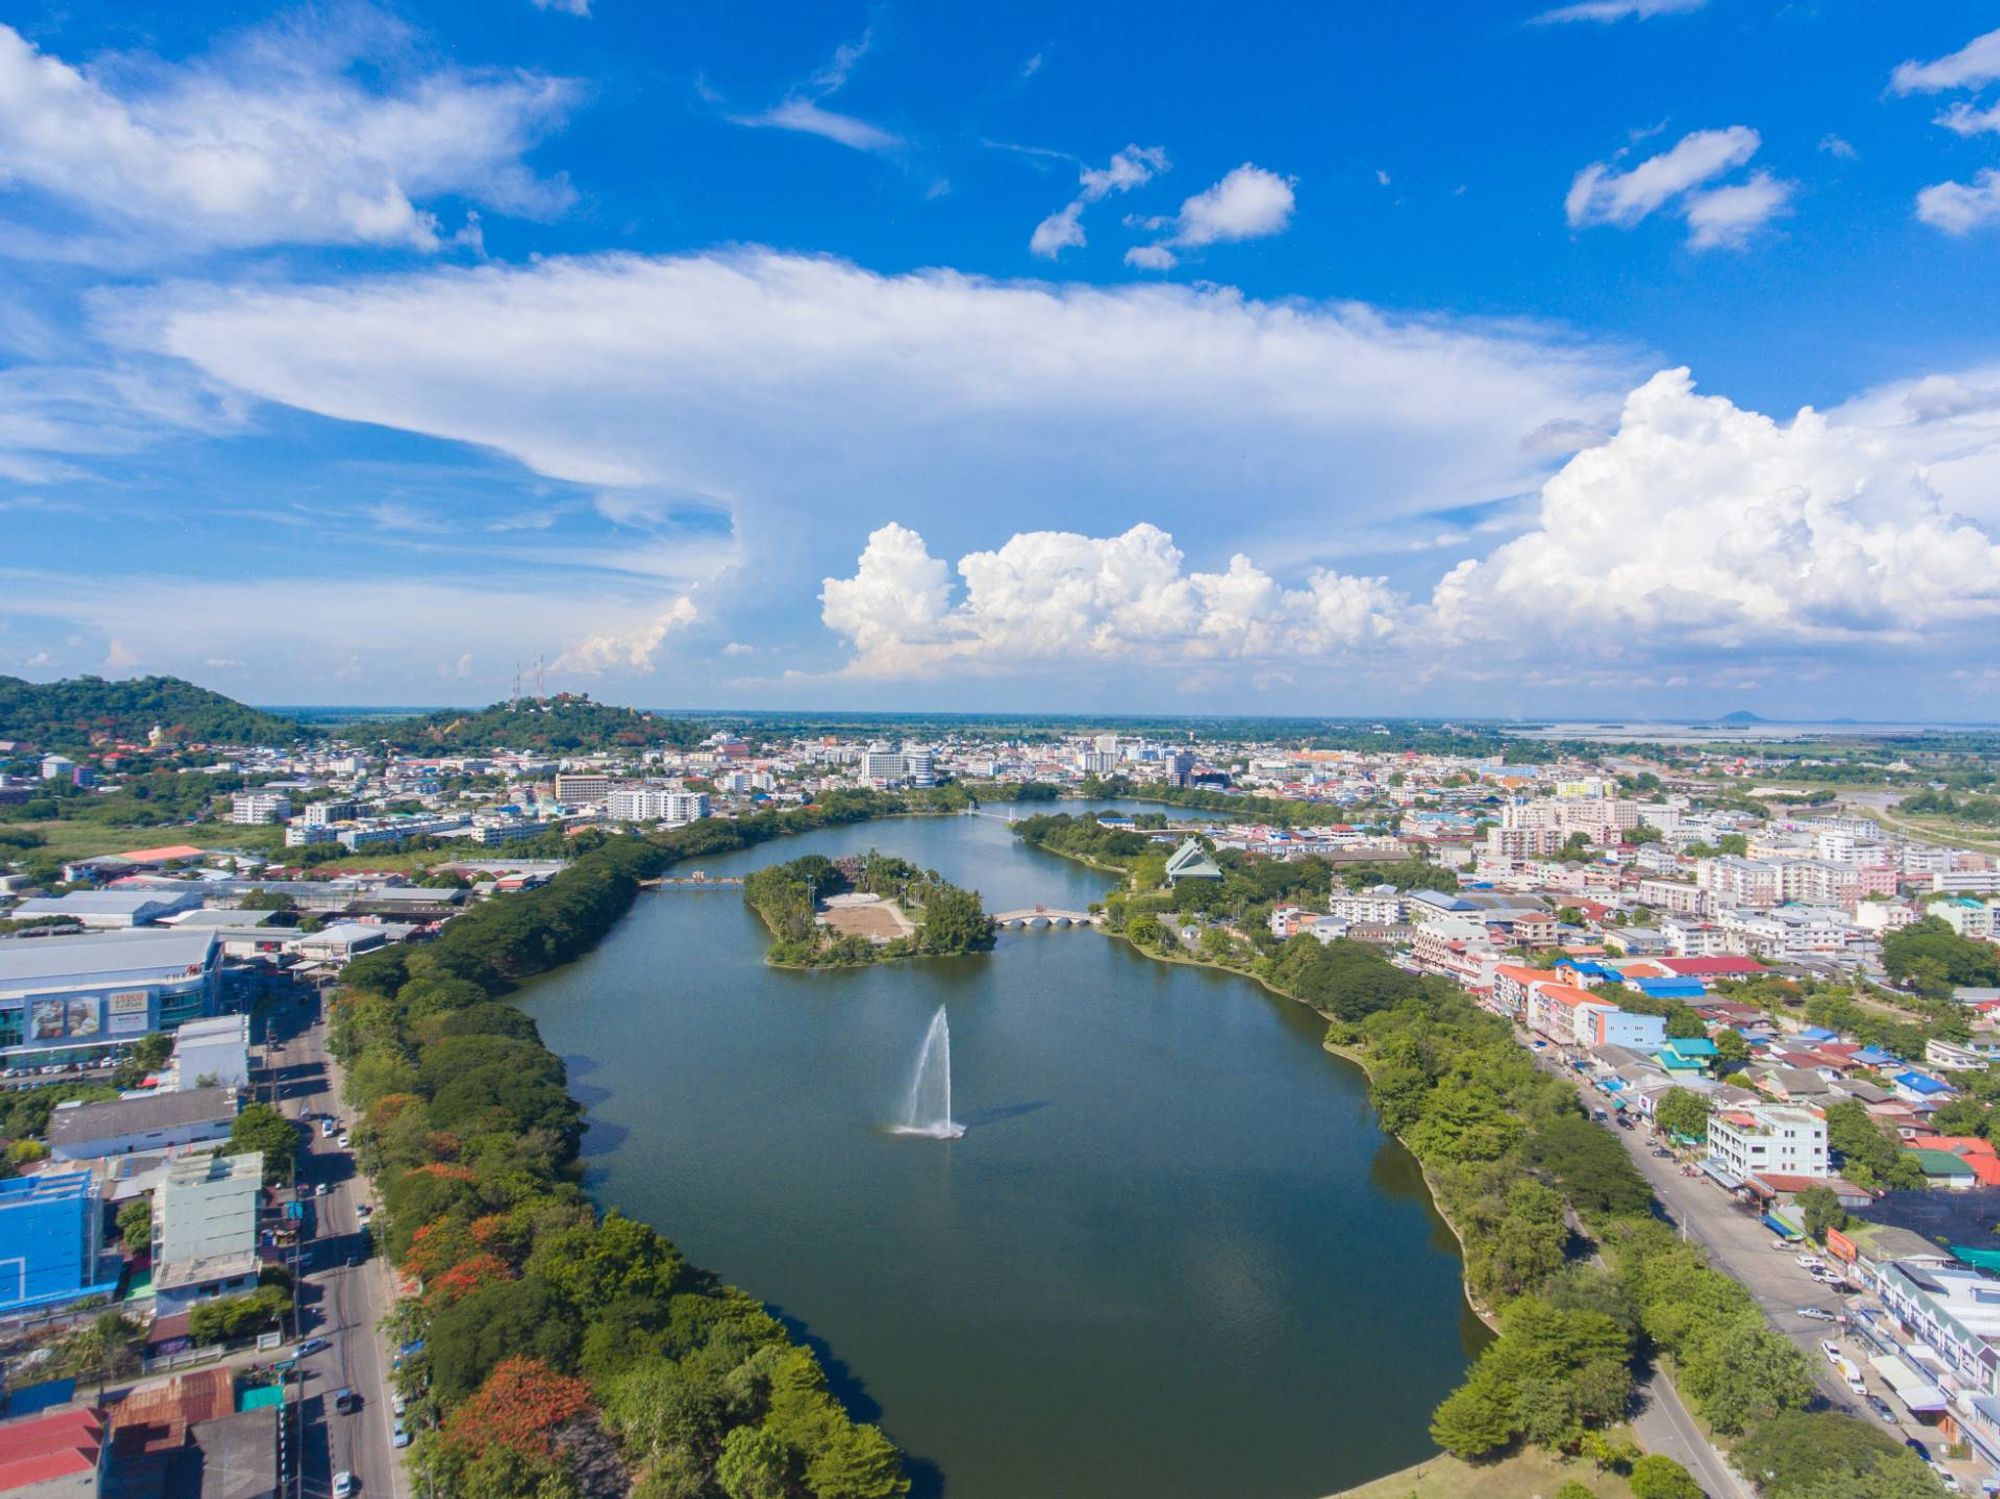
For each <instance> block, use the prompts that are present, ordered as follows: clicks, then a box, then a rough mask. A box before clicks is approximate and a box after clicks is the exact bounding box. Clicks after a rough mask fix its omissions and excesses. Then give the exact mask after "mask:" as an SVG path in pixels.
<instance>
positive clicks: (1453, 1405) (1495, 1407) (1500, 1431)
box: [1430, 1375, 1520, 1462]
mask: <svg viewBox="0 0 2000 1499" xmlns="http://www.w3.org/2000/svg"><path fill="white" fill-rule="evenodd" d="M1430 1432H1431V1440H1432V1441H1433V1442H1436V1443H1437V1444H1438V1446H1440V1447H1442V1448H1444V1450H1445V1451H1447V1452H1449V1453H1450V1454H1451V1455H1452V1456H1453V1457H1457V1458H1463V1459H1465V1460H1466V1461H1467V1462H1477V1461H1478V1460H1479V1459H1480V1458H1483V1457H1491V1456H1493V1455H1494V1454H1495V1453H1497V1452H1502V1451H1505V1450H1506V1449H1507V1448H1508V1447H1511V1446H1512V1445H1513V1444H1514V1442H1515V1441H1516V1440H1517V1439H1518V1438H1519V1436H1520V1428H1519V1426H1518V1425H1517V1424H1516V1423H1515V1419H1514V1403H1513V1400H1512V1399H1511V1397H1510V1395H1509V1393H1508V1391H1507V1390H1506V1389H1505V1388H1504V1387H1503V1386H1502V1385H1501V1383H1500V1382H1499V1381H1498V1380H1497V1379H1493V1378H1490V1377H1488V1378H1484V1379H1482V1378H1479V1377H1478V1376H1477V1375H1475V1376H1474V1377H1473V1378H1471V1379H1468V1380H1467V1381H1466V1382H1465V1383H1464V1384H1462V1385H1460V1386H1459V1387H1458V1388H1457V1389H1455V1390H1453V1391H1452V1392H1451V1393H1450V1394H1449V1395H1447V1396H1445V1398H1444V1400H1443V1402H1442V1403H1441V1404H1440V1405H1439V1406H1438V1408H1437V1410H1436V1411H1434V1412H1433V1413H1432V1415H1431V1427H1430Z"/></svg>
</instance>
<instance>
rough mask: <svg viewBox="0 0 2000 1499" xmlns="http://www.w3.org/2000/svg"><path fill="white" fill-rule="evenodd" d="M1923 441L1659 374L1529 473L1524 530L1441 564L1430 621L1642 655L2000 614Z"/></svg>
mask: <svg viewBox="0 0 2000 1499" xmlns="http://www.w3.org/2000/svg"><path fill="white" fill-rule="evenodd" d="M1906 420H1907V417H1906ZM1993 440H2000V434H1994V436H1993V437H1992V438H1990V439H1989V444H1988V445H1989V447H1990V446H1991V442H1992V441H1993ZM1929 456H1931V455H1930V454H1929V453H1927V452H1926V451H1925V450H1924V445H1923V444H1921V443H1918V442H1915V441H1913V440H1912V434H1911V433H1910V432H1909V431H1908V430H1907V429H1906V428H1900V427H1898V426H1895V425H1889V426H1882V425H1875V424H1873V423H1870V422H1863V421H1857V420H1851V419H1849V420H1837V419H1834V418H1832V417H1830V416H1828V415H1826V414H1822V413H1819V412H1815V411H1813V410H1811V409H1810V408H1808V409H1806V410H1804V411H1801V412H1800V413H1799V414H1798V415H1797V416H1796V417H1795V418H1794V419H1793V420H1792V422H1791V423H1790V424H1789V425H1784V424H1780V423H1778V422H1775V421H1773V420H1772V419H1771V418H1770V417H1768V416H1765V415H1763V414H1761V413H1758V412H1754V411H1745V410H1742V409H1741V408H1739V407H1737V406H1735V405H1734V404H1732V403H1731V402H1730V401H1728V400H1727V399H1725V398H1723V397H1720V396H1700V395H1697V394H1696V393H1695V391H1694V387H1693V381H1692V379H1691V377H1690V375H1689V372H1688V371H1687V370H1685V369H1677V370H1667V371H1664V372H1662V373H1661V374H1658V375H1656V376H1654V377H1653V378H1652V379H1651V380H1649V381H1647V382H1646V383H1645V384H1644V385H1642V386H1640V387H1639V388H1638V389H1637V390H1635V391H1633V392H1632V394H1631V395H1630V396H1629V397H1628V398H1627V400H1626V403H1625V410H1624V414H1623V418H1622V420H1621V422H1620V425H1619V428H1618V431H1617V433H1616V434H1615V435H1613V437H1612V438H1611V439H1610V440H1609V441H1608V442H1606V443H1604V444H1603V445H1602V446H1600V447H1596V448H1591V449H1589V450H1587V451H1585V452H1583V453H1579V454H1578V455H1577V456H1576V457H1574V458H1572V459H1571V460H1570V461H1569V463H1568V464H1567V465H1566V466H1565V467H1564V468H1563V469H1562V471H1561V472H1559V473H1558V474H1556V475H1555V477H1553V478H1551V479H1550V480H1549V481H1548V483H1547V484H1546V485H1545V486H1544V487H1543V490H1542V500H1541V511H1540V515H1539V518H1538V522H1537V524H1536V526H1535V528H1534V529H1533V530H1532V531H1530V532H1528V533H1527V534H1526V535H1523V536H1521V537H1518V538H1516V539H1515V540H1513V541H1510V542H1508V543H1506V544H1505V545H1503V546H1501V547H1500V548H1499V549H1498V550H1496V551H1495V552H1494V553H1493V554H1492V555H1491V556H1489V557H1486V558H1485V559H1483V560H1468V561H1465V562H1462V563H1460V564H1459V565H1458V566H1457V567H1456V568H1454V569H1453V570H1452V571H1451V572H1450V573H1449V574H1447V575H1446V577H1445V578H1444V579H1443V580H1442V581H1441V582H1440V583H1439V584H1438V586H1437V589H1436V591H1435V594H1434V597H1433V600H1432V606H1433V609H1432V618H1431V620H1430V622H1429V628H1430V629H1432V630H1433V631H1434V632H1435V633H1436V634H1437V635H1438V636H1439V637H1441V638H1445V639H1458V640H1471V639H1480V638H1486V639H1493V638H1498V637H1510V636H1513V637H1518V636H1519V635H1520V634H1521V633H1522V632H1524V631H1526V632H1534V633H1535V634H1537V635H1538V636H1541V637H1551V636H1553V637H1561V638H1567V639H1570V640H1572V641H1578V642H1586V643H1589V642H1594V643H1595V644H1596V645H1597V646H1598V647H1600V648H1602V647H1612V648H1616V649H1622V650H1624V651H1626V652H1627V653H1629V654H1633V655H1637V654H1640V653H1642V652H1646V651H1657V650H1661V649H1671V648H1672V646H1673V645H1675V644H1676V643H1678V644H1681V645H1709V646H1736V645H1742V644H1746V643H1751V644H1754V643H1780V644H1783V643H1794V644H1796V643H1805V642H1825V641H1830V640H1854V639H1884V638H1892V639H1893V638H1903V639H1915V638H1918V637H1920V636H1922V635H1923V633H1924V632H1926V631H1929V630H1933V629H1937V628H1940V627H1950V626H1955V625H1962V624H1964V623H1966V622H1970V621H1975V620H1990V619H1992V618H1995V617H1996V616H2000V547H1996V546H1995V544H1994V542H1993V540H1992V538H1991V536H1990V535H1988V534H1987V533H1986V532H1985V531H1983V530H1981V529H1980V528H1979V527H1978V526H1976V525H1974V524H1972V523H1971V522H1969V521H1967V520H1965V519H1964V518H1962V517H1960V516H1957V515H1955V514H1953V513H1952V512H1951V511H1950V510H1949V509H1948V508H1947V507H1946V505H1945V504H1944V503H1943V502H1942V500H1941V498H1940V496H1939V494H1938V492H1937V490H1936V489H1935V488H1934V487H1933V486H1932V484H1931V483H1930V482H1929V480H1928V478H1927V474H1926V463H1925V459H1926V458H1927V457H1929Z"/></svg>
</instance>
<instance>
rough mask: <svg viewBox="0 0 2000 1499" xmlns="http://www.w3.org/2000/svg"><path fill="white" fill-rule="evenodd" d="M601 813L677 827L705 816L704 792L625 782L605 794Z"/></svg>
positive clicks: (628, 819) (620, 819)
mask: <svg viewBox="0 0 2000 1499" xmlns="http://www.w3.org/2000/svg"><path fill="white" fill-rule="evenodd" d="M604 813H605V815H606V816H607V817H609V818H611V819H612V820H613V821H616V822H665V823H671V824H673V825H674V826H676V827H678V826H679V825H680V824H682V823H687V822H698V821H700V820H701V819H702V818H704V817H706V816H708V793H707V792H705V791H682V790H679V789H677V788H675V787H666V786H637V787H631V786H627V787H622V788H620V789H619V790H617V791H614V792H612V793H611V794H610V795H609V796H607V797H606V798H605V801H604Z"/></svg>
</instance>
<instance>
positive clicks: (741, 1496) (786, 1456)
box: [715, 1426, 791, 1499]
mask: <svg viewBox="0 0 2000 1499" xmlns="http://www.w3.org/2000/svg"><path fill="white" fill-rule="evenodd" d="M790 1457H791V1454H790V1452H789V1451H788V1449H787V1448H786V1446H785V1444H784V1443H783V1442H781V1441H779V1440H778V1439H777V1438H776V1437H774V1436H772V1435H771V1434H770V1433H769V1432H768V1431H765V1430H764V1429H763V1428H762V1427H760V1426H739V1427H737V1428H736V1429H735V1430H734V1431H732V1432H730V1433H729V1435H728V1437H727V1438H725V1439H724V1441H723V1443H722V1456H721V1457H720V1458H718V1459H717V1460H716V1464H715V1479H716V1482H717V1483H719V1484H721V1485H722V1491H723V1492H724V1493H725V1494H727V1495H728V1496H729V1499H785V1495H786V1492H787V1489H788V1487H789V1478H790V1475H789V1471H788V1466H789V1462H790Z"/></svg>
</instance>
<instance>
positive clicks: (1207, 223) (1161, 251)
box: [1125, 161, 1297, 270]
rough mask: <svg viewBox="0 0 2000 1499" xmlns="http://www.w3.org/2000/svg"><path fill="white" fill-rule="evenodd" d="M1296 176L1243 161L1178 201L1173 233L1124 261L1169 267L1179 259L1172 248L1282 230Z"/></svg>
mask: <svg viewBox="0 0 2000 1499" xmlns="http://www.w3.org/2000/svg"><path fill="white" fill-rule="evenodd" d="M1294 181H1295V179H1293V178H1290V177H1280V176H1279V175H1278V174H1277V173H1276V172H1267V171H1265V170H1264V169H1263V168H1262V167H1260V166H1254V165H1252V164H1251V163H1250V162H1247V161H1246V162H1244V163H1243V165H1242V166H1240V167H1237V168H1236V169H1235V170H1234V171H1232V172H1230V173H1229V174H1228V175H1227V176H1225V177H1224V178H1223V179H1222V180H1221V181H1220V182H1218V183H1216V184H1215V185H1214V186H1213V187H1210V188H1206V189H1204V190H1203V191H1201V192H1199V193H1196V194H1195V195H1194V196H1193V197H1192V198H1189V199H1188V200H1187V201H1186V202H1184V203H1182V204H1181V211H1180V214H1179V216H1178V217H1176V218H1175V219H1173V220H1172V221H1171V222H1172V226H1173V233H1172V234H1170V235H1168V236H1167V237H1166V238H1165V239H1163V240H1159V241H1157V242H1156V243H1154V244H1150V245H1139V246H1135V247H1134V248H1133V249H1131V250H1128V251H1127V252H1126V254H1125V262H1126V264H1128V265H1135V266H1139V267H1142V268H1143V269H1146V270H1170V269H1172V267H1173V266H1174V265H1175V263H1176V261H1177V259H1178V257H1177V256H1175V254H1174V253H1173V252H1174V251H1175V250H1179V249H1199V248H1200V247H1202V246H1203V245H1213V244H1220V243H1223V242H1224V241H1229V240H1244V239H1264V238H1267V237H1268V236H1270V235H1273V234H1283V233H1284V232H1285V230H1286V229H1288V228H1290V227H1291V222H1292V210H1293V208H1294V207H1295V206H1297V199H1296V197H1295V196H1294V195H1293V192H1292V187H1293V183H1294Z"/></svg>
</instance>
